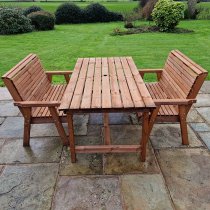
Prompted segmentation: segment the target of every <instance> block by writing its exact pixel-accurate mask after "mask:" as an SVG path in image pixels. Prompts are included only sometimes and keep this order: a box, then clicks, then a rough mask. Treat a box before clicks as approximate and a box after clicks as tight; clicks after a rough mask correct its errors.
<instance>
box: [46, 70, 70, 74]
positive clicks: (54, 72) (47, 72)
mask: <svg viewBox="0 0 210 210" xmlns="http://www.w3.org/2000/svg"><path fill="white" fill-rule="evenodd" d="M72 73H73V71H70V70H68V71H46V74H47V75H66V74H67V75H70V74H72Z"/></svg>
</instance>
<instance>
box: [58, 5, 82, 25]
mask: <svg viewBox="0 0 210 210" xmlns="http://www.w3.org/2000/svg"><path fill="white" fill-rule="evenodd" d="M55 18H56V23H57V24H62V23H81V22H82V10H81V9H80V8H79V7H78V6H77V5H75V4H73V3H64V4H61V5H60V6H59V7H58V9H57V10H56V12H55Z"/></svg>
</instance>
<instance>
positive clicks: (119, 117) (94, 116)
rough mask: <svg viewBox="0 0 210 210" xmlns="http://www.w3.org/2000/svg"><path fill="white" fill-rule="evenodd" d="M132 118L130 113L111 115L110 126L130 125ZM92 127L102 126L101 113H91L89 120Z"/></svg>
mask: <svg viewBox="0 0 210 210" xmlns="http://www.w3.org/2000/svg"><path fill="white" fill-rule="evenodd" d="M130 123H131V121H130V116H129V113H110V114H109V124H110V125H115V124H117V125H118V124H130ZM89 124H90V125H95V124H96V125H97V124H98V125H101V124H103V114H100V113H91V114H90V119H89Z"/></svg>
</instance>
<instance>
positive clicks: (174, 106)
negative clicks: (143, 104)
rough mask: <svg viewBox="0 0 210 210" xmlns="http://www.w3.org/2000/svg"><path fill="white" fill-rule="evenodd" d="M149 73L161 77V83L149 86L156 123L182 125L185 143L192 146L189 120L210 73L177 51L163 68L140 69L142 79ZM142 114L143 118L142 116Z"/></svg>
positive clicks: (173, 52) (169, 57)
mask: <svg viewBox="0 0 210 210" xmlns="http://www.w3.org/2000/svg"><path fill="white" fill-rule="evenodd" d="M145 73H156V74H157V79H158V82H151V83H147V84H146V86H147V88H148V90H149V92H150V94H151V96H152V98H153V99H154V102H155V104H156V106H158V109H157V112H156V114H157V117H156V118H154V119H155V121H159V122H180V127H181V134H182V143H183V144H185V145H188V144H189V141H188V135H187V123H186V117H187V114H188V112H189V110H190V108H191V106H192V104H193V103H195V102H196V96H197V94H198V92H199V90H200V88H201V86H202V84H203V82H204V80H205V78H206V76H207V74H208V72H207V71H206V70H204V69H203V68H202V67H200V66H199V65H198V64H196V63H195V62H193V61H192V60H191V59H189V58H188V57H187V56H185V55H184V54H183V53H181V52H180V51H178V50H173V51H171V52H170V54H169V56H168V59H167V61H166V63H165V66H164V68H163V69H140V74H141V76H142V77H144V75H145ZM138 115H139V117H141V113H139V114H138ZM153 123H154V122H153Z"/></svg>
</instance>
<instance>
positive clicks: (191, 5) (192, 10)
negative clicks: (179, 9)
mask: <svg viewBox="0 0 210 210" xmlns="http://www.w3.org/2000/svg"><path fill="white" fill-rule="evenodd" d="M197 2H198V0H188V2H187V5H188V15H189V18H190V19H195V18H196V15H197V10H196V4H197Z"/></svg>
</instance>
